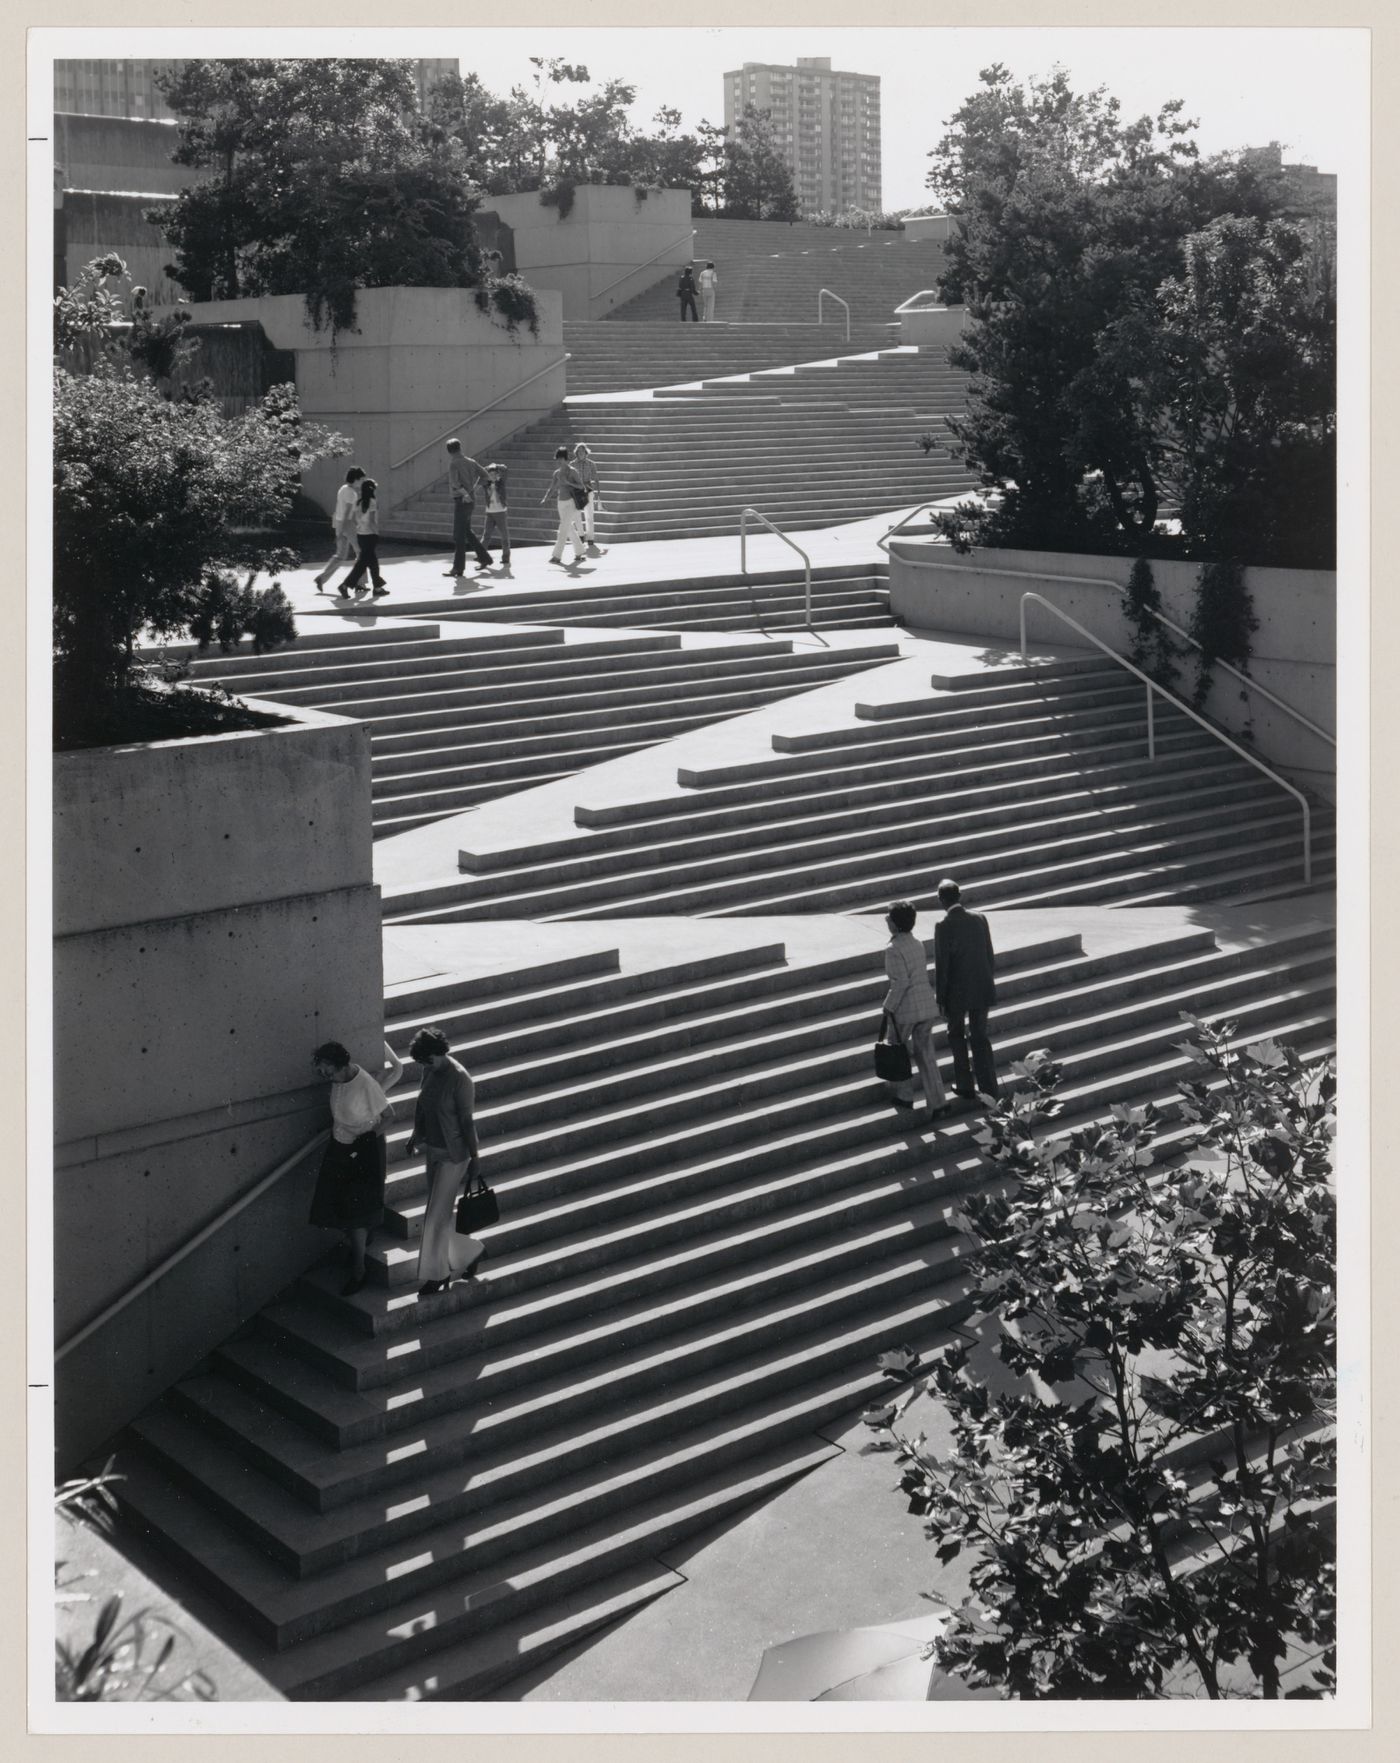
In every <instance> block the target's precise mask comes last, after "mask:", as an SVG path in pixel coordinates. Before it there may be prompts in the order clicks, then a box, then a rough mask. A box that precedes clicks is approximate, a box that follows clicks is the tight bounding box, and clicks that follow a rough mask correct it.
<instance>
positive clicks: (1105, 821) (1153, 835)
mask: <svg viewBox="0 0 1400 1763" xmlns="http://www.w3.org/2000/svg"><path fill="white" fill-rule="evenodd" d="M936 683H937V684H938V685H940V686H941V687H944V688H947V689H944V690H941V691H940V692H939V693H938V694H937V695H934V694H933V693H932V692H929V693H926V694H923V695H920V696H918V697H915V698H912V699H909V700H905V701H900V702H879V703H869V704H857V705H856V707H855V715H854V717H850V718H847V719H844V720H843V721H842V722H840V723H838V724H836V725H834V726H831V727H829V728H819V729H813V730H810V731H807V732H801V733H796V734H777V735H775V736H774V737H773V739H772V749H773V750H772V752H771V753H770V754H768V755H767V756H765V757H762V758H740V759H736V760H734V761H733V762H727V763H719V764H713V765H705V766H703V767H696V768H686V767H684V766H683V767H681V768H680V769H679V771H678V775H677V780H676V783H675V785H674V786H672V787H671V788H670V789H668V790H666V791H664V792H663V793H660V794H656V795H654V796H652V797H651V798H650V799H645V800H642V799H628V800H623V801H617V800H611V799H607V798H604V799H603V800H601V801H599V802H598V803H597V804H596V805H594V804H590V801H589V798H588V795H587V794H586V793H583V794H582V795H581V797H580V800H579V802H578V805H577V806H576V807H575V809H574V821H575V823H576V824H575V825H574V826H573V827H571V828H568V829H567V836H564V837H559V838H552V837H550V836H548V835H547V834H539V833H537V834H536V836H535V837H534V838H532V839H527V840H523V841H521V842H520V843H519V844H518V845H515V846H511V845H506V844H499V843H498V844H492V845H491V846H490V847H489V848H487V847H482V846H480V845H478V846H477V848H475V849H469V850H464V851H463V852H462V854H461V859H460V862H461V867H462V870H463V872H464V873H463V874H462V875H461V876H460V877H457V878H453V879H452V880H451V881H438V882H434V883H432V884H430V885H424V886H417V885H412V884H409V885H403V886H399V887H395V888H389V889H386V891H385V896H384V905H385V912H386V916H387V917H388V919H389V920H391V921H395V922H409V923H424V922H432V921H466V920H479V919H490V918H508V919H509V918H534V919H554V918H608V917H633V916H636V915H651V914H658V913H660V914H683V915H688V916H692V917H696V916H699V917H704V916H711V915H721V914H722V915H734V914H740V915H743V914H755V913H756V914H765V915H767V914H772V913H786V912H838V911H847V912H870V911H875V910H877V909H879V908H881V907H883V905H884V904H885V902H887V901H888V900H890V899H893V898H899V897H906V898H909V899H913V900H915V901H916V902H917V901H922V902H925V903H929V902H931V901H932V899H933V895H934V891H935V889H936V887H937V883H938V880H939V879H940V877H942V876H943V875H946V874H949V873H953V874H956V875H957V876H958V878H959V880H960V881H962V882H963V883H964V884H965V885H967V886H969V887H970V889H971V890H972V891H973V893H974V894H975V897H976V899H977V903H978V904H979V906H984V907H1010V906H1019V907H1030V906H1056V905H1059V906H1071V905H1082V904H1112V905H1118V906H1130V905H1138V906H1154V905H1160V904H1164V903H1167V902H1176V901H1185V900H1206V899H1213V898H1218V897H1223V896H1227V895H1232V896H1237V897H1240V896H1246V895H1247V896H1251V897H1263V896H1265V895H1270V894H1274V893H1277V892H1287V891H1296V890H1297V889H1298V888H1299V887H1301V886H1302V844H1301V831H1300V818H1301V817H1300V815H1299V811H1298V808H1297V805H1296V803H1295V802H1294V801H1293V799H1292V797H1290V796H1287V795H1286V794H1285V793H1284V792H1283V791H1281V790H1279V789H1278V788H1277V787H1276V786H1275V785H1273V784H1271V783H1270V782H1269V781H1268V779H1267V778H1265V777H1264V776H1263V775H1262V774H1261V773H1260V772H1258V771H1256V770H1255V769H1254V768H1253V767H1252V766H1250V765H1248V764H1246V763H1245V762H1244V761H1243V760H1242V759H1239V758H1238V757H1237V756H1236V755H1235V754H1233V753H1232V752H1231V751H1230V749H1229V748H1227V747H1225V746H1224V745H1223V744H1222V743H1220V742H1218V741H1216V740H1215V739H1213V738H1212V736H1211V735H1210V734H1209V733H1208V732H1207V731H1205V730H1204V729H1202V728H1200V727H1199V726H1198V725H1197V724H1195V723H1193V722H1191V721H1190V720H1189V719H1187V718H1186V717H1184V716H1183V715H1181V714H1180V713H1179V712H1175V711H1172V710H1170V709H1167V708H1165V707H1161V708H1159V709H1158V710H1157V713H1156V731H1157V758H1156V760H1155V761H1150V760H1149V759H1148V757H1147V729H1146V712H1145V707H1144V703H1143V698H1142V694H1141V689H1140V688H1139V687H1138V686H1137V685H1136V684H1135V683H1134V682H1133V681H1131V680H1130V679H1128V678H1127V677H1126V676H1125V675H1124V674H1123V673H1122V671H1121V670H1120V669H1118V668H1115V667H1112V666H1111V665H1109V664H1103V665H1099V664H1096V663H1088V662H1073V663H1065V664H1058V665H1053V666H1041V667H1036V668H1020V667H1014V668H1009V669H1007V670H1006V672H1005V673H1002V674H999V675H997V676H995V677H994V678H993V679H992V680H991V681H990V683H988V675H987V674H986V673H985V672H983V673H978V674H974V675H967V676H962V677H961V678H956V677H955V678H952V679H941V680H939V681H938V682H936ZM1314 852H1315V860H1316V873H1315V876H1314V885H1322V878H1325V877H1328V876H1330V874H1331V873H1332V865H1333V860H1334V858H1333V852H1334V833H1333V829H1332V822H1331V817H1330V813H1329V812H1328V811H1326V810H1325V809H1323V808H1321V807H1319V808H1318V810H1317V811H1316V813H1315V815H1314Z"/></svg>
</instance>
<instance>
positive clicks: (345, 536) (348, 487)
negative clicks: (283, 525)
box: [316, 465, 365, 594]
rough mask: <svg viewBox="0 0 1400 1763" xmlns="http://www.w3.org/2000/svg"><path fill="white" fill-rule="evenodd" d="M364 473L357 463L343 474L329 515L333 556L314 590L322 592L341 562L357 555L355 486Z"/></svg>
mask: <svg viewBox="0 0 1400 1763" xmlns="http://www.w3.org/2000/svg"><path fill="white" fill-rule="evenodd" d="M364 475H365V474H364V473H363V472H362V471H361V470H360V468H359V466H358V465H352V466H351V467H350V469H349V471H347V472H346V474H345V482H344V483H343V484H342V485H341V486H340V488H339V489H338V490H337V491H336V493H335V513H334V514H333V515H332V516H331V526H332V528H333V530H334V532H335V556H334V557H332V558H331V560H330V562H329V563H328V564H327V565H326V567H325V568H324V569H323V570H322V571H321V573H320V575H318V576H317V577H316V592H317V593H318V594H324V593H325V591H326V583H327V582H328V581H329V580H330V579H331V577H332V576H333V575H334V574H335V572H336V570H338V569H339V568H340V566H341V564H342V563H353V562H354V561H355V559H356V557H357V556H358V555H359V551H358V549H357V547H356V545H355V516H356V514H357V513H358V509H357V507H356V504H357V502H358V501H359V492H358V490H357V489H356V488H355V486H356V485H357V484H358V483H359V481H360V479H361V478H362V477H363V476H364Z"/></svg>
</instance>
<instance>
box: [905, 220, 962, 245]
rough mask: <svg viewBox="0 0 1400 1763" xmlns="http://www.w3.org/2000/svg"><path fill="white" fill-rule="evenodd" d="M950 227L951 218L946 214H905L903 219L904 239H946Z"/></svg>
mask: <svg viewBox="0 0 1400 1763" xmlns="http://www.w3.org/2000/svg"><path fill="white" fill-rule="evenodd" d="M952 227H953V221H952V217H951V215H947V214H906V215H905V217H904V236H905V238H906V239H946V238H947V237H948V234H949V233H950V232H951V231H952Z"/></svg>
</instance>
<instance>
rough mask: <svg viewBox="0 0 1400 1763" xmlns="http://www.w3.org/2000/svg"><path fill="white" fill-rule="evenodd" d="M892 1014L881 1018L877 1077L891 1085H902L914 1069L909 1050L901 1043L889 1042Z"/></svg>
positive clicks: (886, 1012) (877, 1049)
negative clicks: (887, 1036) (887, 1035)
mask: <svg viewBox="0 0 1400 1763" xmlns="http://www.w3.org/2000/svg"><path fill="white" fill-rule="evenodd" d="M889 1023H890V1013H889V1011H888V1010H886V1011H885V1013H884V1014H883V1015H882V1016H881V1018H880V1033H879V1036H878V1038H877V1039H876V1042H875V1075H876V1077H882V1078H884V1080H885V1082H886V1083H889V1084H902V1083H904V1082H906V1081H907V1080H908V1078H909V1077H910V1076H912V1074H913V1070H914V1067H913V1065H912V1064H911V1063H910V1059H909V1049H908V1048H907V1047H906V1046H905V1045H904V1044H903V1043H902V1042H901V1041H887V1040H886V1039H885V1036H886V1034H887V1033H888V1032H889Z"/></svg>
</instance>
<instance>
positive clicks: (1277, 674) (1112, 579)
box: [890, 540, 1337, 800]
mask: <svg viewBox="0 0 1400 1763" xmlns="http://www.w3.org/2000/svg"><path fill="white" fill-rule="evenodd" d="M1131 567H1132V561H1131V559H1129V558H1122V557H1088V556H1078V555H1069V554H1066V553H1062V552H1053V551H1001V550H996V549H993V548H988V549H985V550H978V551H975V552H974V553H973V554H972V555H971V556H970V557H959V556H957V555H955V554H954V553H953V552H952V551H950V550H949V549H948V547H947V546H946V545H935V544H930V543H927V542H901V541H900V540H895V541H894V543H893V544H892V545H891V548H890V608H891V610H892V612H893V613H894V615H895V617H896V618H899V619H901V620H903V622H904V623H906V624H908V625H911V626H913V627H915V628H917V629H922V630H936V631H947V632H949V633H957V634H961V635H968V636H978V637H986V638H988V639H989V640H999V641H1001V642H1003V643H1005V645H1006V646H1007V648H1009V649H1011V648H1017V647H1018V646H1019V642H1020V635H1019V632H1020V623H1019V621H1020V604H1021V595H1022V594H1023V593H1026V592H1028V591H1029V592H1033V593H1043V594H1044V595H1045V597H1046V598H1047V599H1048V600H1051V601H1053V602H1054V603H1055V605H1057V606H1058V607H1060V608H1061V609H1062V610H1063V611H1064V612H1067V613H1068V614H1069V616H1070V617H1071V618H1073V619H1076V620H1077V621H1078V622H1079V623H1080V624H1082V625H1083V626H1084V627H1085V629H1086V630H1089V631H1091V632H1092V633H1093V635H1094V636H1096V637H1098V638H1099V640H1100V641H1101V642H1105V643H1107V644H1108V645H1109V646H1110V647H1111V648H1113V649H1116V650H1117V651H1118V652H1119V653H1120V654H1124V653H1126V651H1127V650H1128V648H1129V647H1130V646H1131V644H1132V628H1131V626H1130V624H1129V622H1128V619H1127V617H1126V614H1125V605H1126V602H1125V600H1124V598H1123V595H1122V594H1121V592H1120V591H1119V589H1121V588H1123V587H1125V586H1126V585H1127V580H1128V573H1129V571H1130V569H1131ZM1197 568H1198V566H1197V565H1196V564H1194V563H1171V562H1166V563H1164V562H1154V563H1153V565H1152V573H1153V579H1154V581H1155V583H1156V587H1157V591H1158V592H1159V593H1160V594H1161V596H1162V610H1163V613H1164V614H1165V616H1166V617H1167V618H1169V619H1171V620H1172V621H1173V622H1174V623H1176V624H1178V625H1180V626H1182V627H1183V628H1187V627H1189V625H1190V621H1191V612H1192V608H1193V606H1194V604H1195V594H1196V575H1197ZM1065 576H1071V577H1078V578H1090V579H1089V580H1088V585H1086V581H1085V580H1083V579H1081V580H1079V581H1064V580H1062V579H1056V578H1063V577H1065ZM1245 580H1246V583H1247V584H1248V587H1249V590H1250V593H1251V594H1252V596H1253V600H1254V611H1255V616H1256V617H1257V618H1258V620H1259V629H1258V631H1256V633H1255V635H1254V640H1253V654H1252V657H1251V660H1250V664H1249V670H1250V676H1251V677H1252V678H1253V679H1255V680H1257V681H1258V683H1259V684H1260V685H1261V686H1264V687H1266V688H1267V689H1268V690H1269V691H1271V692H1273V693H1274V694H1275V696H1276V697H1278V698H1281V699H1282V700H1283V702H1284V703H1285V704H1288V705H1291V706H1292V707H1293V708H1294V709H1295V710H1298V711H1300V712H1301V713H1302V714H1303V715H1304V716H1306V717H1308V718H1309V719H1310V720H1311V721H1313V722H1315V723H1316V724H1317V725H1318V726H1319V727H1320V728H1324V729H1326V730H1327V731H1328V733H1329V734H1332V733H1335V730H1336V726H1337V724H1336V693H1337V634H1336V600H1337V578H1336V575H1335V573H1334V572H1332V571H1331V570H1308V569H1250V570H1246V572H1245ZM1099 582H1102V584H1103V586H1102V587H1100V586H1097V585H1095V584H1097V583H1099ZM1027 632H1028V637H1029V641H1030V644H1031V646H1032V647H1034V646H1035V645H1036V644H1041V645H1046V646H1052V647H1063V648H1074V647H1076V646H1083V645H1079V639H1078V638H1077V637H1076V635H1075V633H1074V632H1073V631H1072V630H1070V629H1069V628H1068V627H1067V626H1065V625H1063V624H1061V623H1060V621H1059V620H1058V619H1056V618H1054V617H1053V616H1052V615H1051V614H1050V613H1048V612H1046V611H1044V609H1043V608H1038V607H1034V606H1032V607H1030V608H1029V609H1028V622H1027ZM1191 654H1192V656H1194V654H1195V651H1194V650H1193V651H1191ZM1193 675H1194V668H1193V667H1192V665H1191V664H1190V663H1189V662H1188V663H1186V664H1185V665H1184V666H1183V670H1182V676H1181V677H1182V680H1183V681H1184V682H1186V689H1185V692H1184V693H1183V694H1182V695H1185V696H1189V691H1190V681H1191V679H1192V677H1193ZM1239 694H1240V687H1239V685H1238V683H1237V682H1236V681H1234V680H1232V679H1231V678H1230V677H1229V675H1228V674H1223V673H1221V672H1220V671H1219V670H1217V671H1216V675H1215V679H1214V682H1213V684H1212V687H1211V693H1210V697H1209V699H1208V700H1207V703H1206V706H1205V709H1206V713H1207V714H1208V715H1209V716H1210V717H1211V718H1212V719H1213V720H1214V721H1216V722H1217V723H1219V724H1220V726H1221V727H1222V728H1225V729H1228V730H1231V731H1237V730H1239V729H1241V728H1243V727H1244V726H1245V724H1246V722H1247V721H1249V720H1250V716H1251V714H1252V720H1253V729H1254V740H1255V747H1256V750H1257V752H1258V754H1259V756H1260V758H1261V759H1264V760H1265V761H1267V762H1268V763H1270V764H1274V765H1276V766H1277V768H1278V769H1279V770H1281V771H1283V772H1284V773H1285V774H1286V775H1287V776H1288V777H1290V778H1291V779H1292V780H1293V781H1294V782H1299V783H1303V784H1306V785H1308V786H1309V787H1311V788H1313V789H1315V790H1316V791H1317V792H1318V793H1319V794H1320V795H1323V796H1325V797H1326V798H1327V799H1328V800H1335V796H1336V755H1335V750H1334V749H1333V748H1331V747H1329V746H1328V745H1327V743H1326V742H1325V741H1322V740H1320V739H1319V738H1318V737H1317V736H1316V735H1313V734H1310V733H1309V732H1308V731H1307V730H1306V729H1305V728H1302V727H1300V726H1299V724H1297V723H1296V722H1294V721H1293V720H1292V718H1291V717H1288V716H1287V715H1285V714H1284V713H1283V712H1281V711H1279V710H1276V709H1274V708H1273V706H1271V705H1270V704H1268V703H1267V702H1265V701H1264V700H1263V699H1261V698H1260V697H1259V696H1258V695H1257V694H1251V695H1250V699H1251V702H1250V705H1249V707H1248V708H1246V706H1245V705H1244V704H1242V703H1241V701H1240V696H1239Z"/></svg>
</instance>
